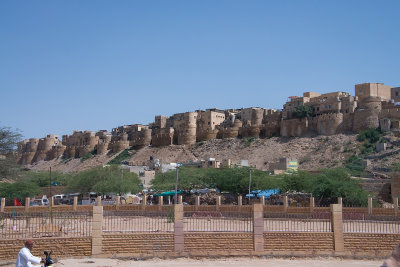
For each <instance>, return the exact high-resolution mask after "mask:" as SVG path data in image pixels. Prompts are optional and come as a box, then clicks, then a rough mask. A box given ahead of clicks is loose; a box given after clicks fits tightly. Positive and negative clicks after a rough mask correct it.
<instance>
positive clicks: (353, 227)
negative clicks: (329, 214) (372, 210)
mask: <svg viewBox="0 0 400 267" xmlns="http://www.w3.org/2000/svg"><path fill="white" fill-rule="evenodd" d="M343 232H344V233H377V234H378V233H379V234H400V218H399V217H395V216H371V215H366V216H364V218H361V219H360V218H357V219H355V218H346V217H345V218H344V219H343Z"/></svg>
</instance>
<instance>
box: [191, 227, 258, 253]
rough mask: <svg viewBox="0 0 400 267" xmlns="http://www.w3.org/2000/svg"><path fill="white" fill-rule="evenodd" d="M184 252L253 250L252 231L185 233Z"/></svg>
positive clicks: (248, 251)
mask: <svg viewBox="0 0 400 267" xmlns="http://www.w3.org/2000/svg"><path fill="white" fill-rule="evenodd" d="M184 236H185V247H184V252H186V253H188V254H189V255H193V256H194V255H214V254H215V255H217V254H221V253H222V254H224V255H231V254H234V253H235V252H245V253H247V255H250V254H251V252H252V251H253V234H252V233H199V232H194V233H185V235H184Z"/></svg>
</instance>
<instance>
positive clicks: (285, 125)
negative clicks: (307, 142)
mask: <svg viewBox="0 0 400 267" xmlns="http://www.w3.org/2000/svg"><path fill="white" fill-rule="evenodd" d="M307 132H308V118H301V119H291V120H282V121H281V136H284V137H292V136H298V137H299V136H305V135H306V134H307Z"/></svg>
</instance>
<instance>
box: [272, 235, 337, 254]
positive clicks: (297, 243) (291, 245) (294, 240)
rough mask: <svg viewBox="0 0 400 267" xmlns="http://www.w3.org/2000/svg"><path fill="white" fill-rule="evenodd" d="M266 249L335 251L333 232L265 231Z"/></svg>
mask: <svg viewBox="0 0 400 267" xmlns="http://www.w3.org/2000/svg"><path fill="white" fill-rule="evenodd" d="M264 250H266V251H333V250H334V247H333V233H298V232H283V233H264Z"/></svg>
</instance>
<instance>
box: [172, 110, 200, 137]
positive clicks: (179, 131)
mask: <svg viewBox="0 0 400 267" xmlns="http://www.w3.org/2000/svg"><path fill="white" fill-rule="evenodd" d="M196 122H197V112H185V113H178V114H174V116H173V127H174V144H176V145H194V144H196V125H197V124H196Z"/></svg>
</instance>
